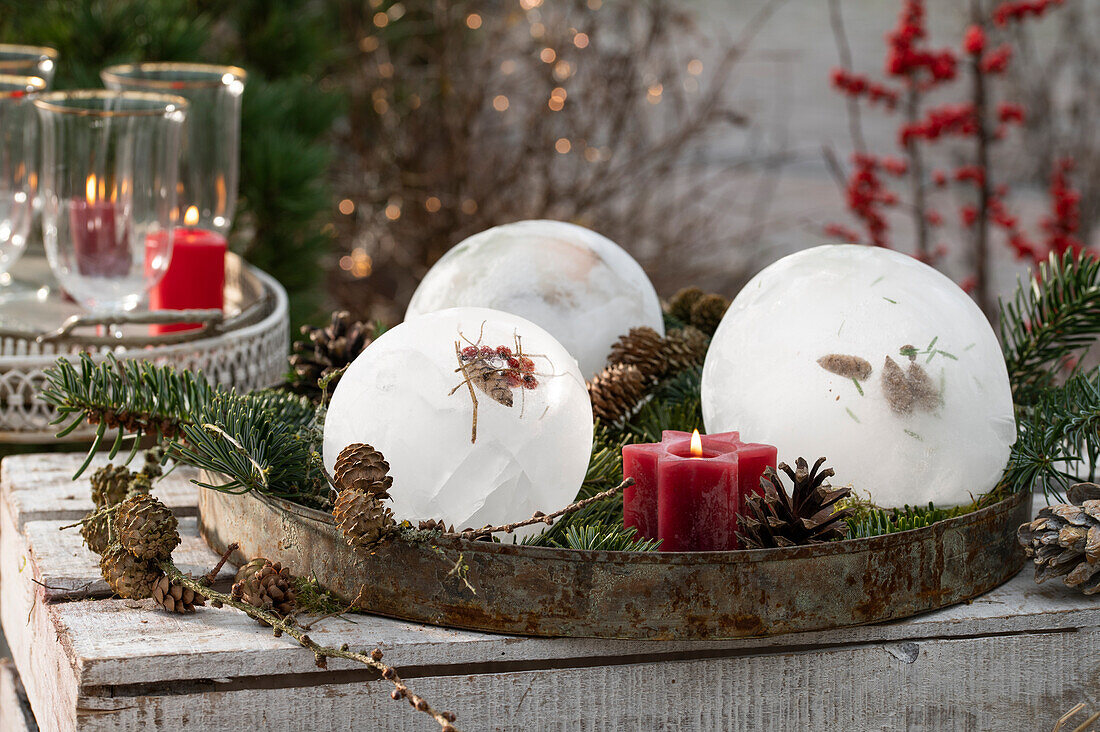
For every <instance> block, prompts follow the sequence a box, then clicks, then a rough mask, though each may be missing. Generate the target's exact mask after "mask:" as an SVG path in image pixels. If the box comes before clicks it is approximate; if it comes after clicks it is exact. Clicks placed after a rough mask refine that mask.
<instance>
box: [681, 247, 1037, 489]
mask: <svg viewBox="0 0 1100 732" xmlns="http://www.w3.org/2000/svg"><path fill="white" fill-rule="evenodd" d="M702 401H703V418H704V421H705V423H706V427H707V431H708V432H726V431H729V430H740V432H741V434H742V436H744V437H745V438H746V439H751V440H752V441H754V442H766V443H768V444H772V445H775V446H776V447H778V448H779V459H780V460H783V461H786V462H788V463H790V464H793V463H794V461H795V459H796V458H797V457H798V456H800V455H801V456H804V457H806V458H807V459H809V460H810V461H811V462H812V461H813V460H814V459H815V458H817V457H819V456H822V455H825V456H827V457H828V461H829V465H830V466H831V467H833V468H834V469H835V470H836V478H835V479H834V480H833V483H834V484H835V485H846V484H851V485H852V487H853V488H854V489H855V490H856V492H857V493H860V494H862V495H866V494H867V493H870V495H871V498H872V500H874V502H875V503H877V504H879V505H880V506H902V505H904V504H909V505H926V504H927V503H928V502H929V501H933V502H934V503H935V504H936V505H938V506H943V507H947V506H954V505H960V504H965V503H969V502H970V501H971V496H974V497H977V496H979V495H981V494H982V493H985V492H987V491H989V490H990V489H991V488H993V487H994V486H995V485H996V483H997V481H998V480H999V478H1000V477H1001V474H1002V471H1003V470H1004V467H1005V463H1006V462H1007V460H1008V455H1009V448H1010V447H1011V446H1012V443H1013V442H1015V441H1016V423H1015V420H1014V417H1013V409H1012V391H1011V389H1010V387H1009V381H1008V373H1007V370H1006V368H1005V362H1004V358H1003V356H1002V354H1001V349H1000V346H999V345H998V343H997V338H996V336H995V335H994V333H993V329H992V328H991V327H990V325H989V321H988V320H987V319H986V317H985V315H983V314H982V312H981V310H980V309H979V308H978V306H977V305H975V304H974V301H973V300H971V299H970V297H969V296H968V295H967V294H966V293H965V292H963V291H962V290H961V289H960V288H959V287H958V286H957V285H956V284H955V283H953V282H952V281H951V280H949V279H948V278H947V277H945V276H944V275H943V274H941V273H939V272H937V271H936V270H935V269H933V268H932V267H929V266H928V265H926V264H922V263H921V262H918V261H917V260H916V259H913V258H912V257H909V256H906V255H904V254H901V253H899V252H894V251H890V250H888V249H881V248H876V247H862V246H852V245H846V246H822V247H817V248H814V249H808V250H805V251H802V252H798V253H797V254H792V255H791V256H789V257H785V258H784V259H781V260H779V261H778V262H776V263H775V264H772V265H771V266H769V267H767V268H766V269H765V270H764V271H762V272H761V273H760V274H758V275H757V276H756V277H754V278H753V279H752V280H750V281H749V283H748V284H747V285H745V287H744V289H743V290H742V291H741V293H740V294H738V296H737V298H736V299H735V300H734V301H733V304H732V305H731V306H730V308H729V310H728V311H727V312H726V314H725V317H724V318H723V319H722V323H721V325H720V326H719V327H718V331H717V332H716V333H715V335H714V339H713V341H712V342H711V346H710V351H709V352H708V354H707V359H706V363H705V365H704V367H703V382H702Z"/></svg>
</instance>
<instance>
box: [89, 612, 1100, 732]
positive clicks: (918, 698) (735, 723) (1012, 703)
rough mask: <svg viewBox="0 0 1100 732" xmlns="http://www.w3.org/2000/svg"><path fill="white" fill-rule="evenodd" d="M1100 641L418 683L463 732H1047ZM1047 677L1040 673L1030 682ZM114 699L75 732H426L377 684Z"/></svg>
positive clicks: (1095, 700) (1078, 638)
mask: <svg viewBox="0 0 1100 732" xmlns="http://www.w3.org/2000/svg"><path fill="white" fill-rule="evenodd" d="M1098 659H1100V631H1098V630H1096V629H1092V630H1089V631H1086V632H1066V633H1041V634H1030V633H1023V634H1016V635H1007V636H998V637H993V638H982V639H974V638H968V639H933V640H929V641H924V642H919V643H911V642H900V643H886V644H881V643H872V644H864V645H858V646H851V647H844V648H836V649H827V650H823V651H816V652H798V651H791V650H783V651H779V652H774V653H763V654H759V655H753V656H742V657H735V658H723V659H704V660H695V661H682V662H677V663H668V664H628V665H613V666H600V667H594V668H588V667H585V668H568V669H559V670H556V671H554V672H553V673H547V672H545V671H518V672H510V673H501V674H491V675H488V674H482V673H457V674H455V675H451V676H432V677H420V678H416V679H413V680H412V685H413V688H415V689H416V690H417V692H418V693H420V694H423V695H424V696H425V697H426V698H428V699H430V700H431V701H432V702H433V703H435V704H438V705H440V706H441V707H442V708H446V709H451V710H453V711H455V712H456V713H457V714H458V723H459V725H460V726H461V728H462V729H464V730H467V732H472V731H474V730H501V731H505V732H507V731H511V730H523V731H531V730H535V731H538V732H543V731H546V732H551V731H554V732H556V731H559V730H560V731H562V732H564V731H566V730H585V731H590V732H604V731H608V732H610V731H612V730H635V729H638V730H641V729H647V730H685V731H686V730H741V729H744V730H755V729H761V730H763V729H767V730H798V729H814V730H845V731H846V730H853V729H858V730H902V729H904V730H910V731H912V732H923V731H925V730H927V731H944V732H953V731H956V730H957V731H959V732H971V731H973V730H986V729H996V730H1003V731H1005V732H1014V731H1019V732H1025V731H1026V732H1034V731H1035V730H1048V729H1051V728H1052V726H1053V724H1054V721H1055V720H1056V719H1057V717H1058V716H1059V714H1061V713H1062V712H1063V711H1065V710H1066V709H1068V708H1069V707H1071V706H1072V705H1073V704H1075V703H1077V702H1079V701H1083V702H1085V703H1086V704H1088V705H1089V707H1090V708H1096V707H1098V706H1100V688H1098V686H1097V684H1096V679H1097V674H1098V673H1100V660H1098ZM1037 668H1042V669H1043V672H1042V673H1036V669H1037ZM203 683H204V685H205V686H204V688H196V689H195V690H194V692H193V693H178V692H179V691H180V689H179V688H178V687H174V688H172V687H165V688H162V689H160V690H157V689H155V688H151V687H150V686H140V687H135V688H132V689H126V688H116V689H113V690H112V691H111V693H110V695H107V694H106V693H105V694H104V695H102V696H86V697H81V699H80V700H79V703H80V707H79V712H78V715H77V722H78V723H79V724H80V725H81V729H82V730H85V731H90V732H95V731H98V730H120V731H128V730H134V731H137V730H150V729H152V730H159V729H179V728H181V727H184V728H187V729H203V730H239V729H264V730H270V731H272V732H282V731H285V732H302V731H303V730H311V731H316V732H328V731H333V732H345V731H346V732H351V731H352V730H364V729H370V730H388V731H390V732H417V731H419V732H428V731H429V730H431V729H435V727H434V724H433V723H432V722H431V720H428V719H426V718H425V717H424V716H423V715H420V714H417V713H416V712H413V711H412V710H410V709H409V708H408V706H407V705H406V704H404V703H394V702H393V701H391V700H390V699H389V697H388V694H387V692H388V686H387V685H386V684H385V682H382V681H370V682H365V683H354V684H346V683H343V684H342V683H320V684H318V685H313V686H289V687H286V688H279V689H269V688H263V687H261V686H255V687H252V688H245V687H242V686H241V685H239V684H234V683H225V682H220V681H209V682H203Z"/></svg>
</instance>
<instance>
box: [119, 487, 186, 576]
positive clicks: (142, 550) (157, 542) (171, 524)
mask: <svg viewBox="0 0 1100 732" xmlns="http://www.w3.org/2000/svg"><path fill="white" fill-rule="evenodd" d="M178 526H179V521H177V520H176V517H175V516H173V515H172V511H171V509H169V508H168V507H167V506H165V505H164V504H163V503H161V502H160V500H159V499H157V498H153V497H152V496H149V495H144V494H138V495H133V496H130V497H129V498H127V499H126V500H125V501H123V502H122V504H121V505H120V506H119V508H118V514H117V515H116V516H115V531H116V533H117V534H118V540H119V543H120V544H122V546H123V548H125V549H126V551H128V552H130V553H131V554H133V555H134V556H135V557H137V558H138V559H149V560H160V559H167V558H168V557H170V556H172V550H173V549H175V548H176V547H177V546H179V543H180V535H179V531H177V530H176V529H177V527H178Z"/></svg>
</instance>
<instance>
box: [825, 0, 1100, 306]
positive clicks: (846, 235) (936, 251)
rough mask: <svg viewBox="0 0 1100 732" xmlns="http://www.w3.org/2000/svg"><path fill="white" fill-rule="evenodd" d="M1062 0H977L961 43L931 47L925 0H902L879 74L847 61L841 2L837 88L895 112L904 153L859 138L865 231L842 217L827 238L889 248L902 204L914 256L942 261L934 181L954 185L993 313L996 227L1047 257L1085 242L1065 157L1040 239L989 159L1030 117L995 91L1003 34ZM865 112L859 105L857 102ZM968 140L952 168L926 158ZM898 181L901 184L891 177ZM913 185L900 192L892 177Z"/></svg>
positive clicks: (850, 183) (1005, 60)
mask: <svg viewBox="0 0 1100 732" xmlns="http://www.w3.org/2000/svg"><path fill="white" fill-rule="evenodd" d="M1063 2H1064V0H1030V1H1027V2H1017V1H1015V0H1012V1H1009V2H1002V3H999V4H997V5H996V6H995V7H993V8H992V10H991V11H989V10H988V9H987V8H986V7H985V6H983V4H982V3H981V2H980V0H971V5H970V10H971V18H970V24H969V25H968V26H967V27H966V28H965V29H964V30H963V32H962V34H961V37H960V39H959V50H958V51H956V50H953V49H951V48H939V49H937V48H934V47H933V46H932V44H931V42H930V41H929V38H928V32H927V25H926V17H925V6H924V2H923V0H903V1H902V4H901V11H900V13H899V16H898V22H897V25H896V26H895V27H894V28H893V29H891V30H890V32H889V33H888V34H887V36H886V40H887V53H886V59H885V74H886V76H887V77H888V79H887V82H885V83H884V82H878V81H875V80H873V79H872V78H870V77H869V76H867V75H864V74H860V73H857V72H855V71H853V70H852V69H851V68H850V65H851V64H850V51H848V49H847V43H846V41H845V39H844V37H843V28H842V26H840V25H839V23H838V18H839V13H838V11H837V8H836V5H835V3H834V12H833V15H834V18H833V21H834V22H833V27H834V32H835V33H836V34H837V41H838V45H840V46H841V60H842V63H843V64H844V67H842V68H836V69H834V70H833V71H832V74H831V77H830V80H831V83H832V86H833V88H835V89H836V90H838V91H839V92H840V93H842V94H844V95H845V96H847V97H848V98H849V110H850V112H849V113H850V114H851V109H852V105H854V104H856V103H857V102H859V103H864V104H867V105H869V106H872V107H877V108H878V109H880V110H881V111H884V112H885V113H887V114H891V113H895V112H898V113H900V119H899V122H898V128H897V129H898V133H897V144H898V147H899V148H900V151H901V154H900V155H884V154H874V153H871V152H868V151H866V150H864V149H863V145H862V138H861V137H860V140H854V141H853V142H854V144H855V147H856V151H855V152H854V153H853V155H852V165H851V169H850V172H849V173H848V177H847V183H846V186H845V199H846V200H845V202H846V205H847V207H848V210H849V211H850V212H851V213H852V215H853V216H855V218H856V219H857V220H858V221H859V222H860V224H861V229H862V231H855V230H853V229H851V228H849V227H847V226H845V225H843V224H836V223H832V224H829V225H827V226H826V227H825V233H826V234H827V235H829V236H833V237H836V238H840V239H844V240H847V241H852V242H856V243H864V244H871V245H874V246H882V247H890V246H892V242H891V238H890V219H889V216H888V214H889V212H890V211H891V210H892V209H900V210H902V211H904V212H905V213H906V214H908V215H909V216H910V217H911V218H912V222H913V230H914V236H915V242H914V247H913V249H914V252H913V253H914V256H916V257H917V258H919V259H921V260H922V261H925V262H928V263H930V264H933V265H934V264H936V263H937V262H938V261H940V260H941V259H942V258H943V257H944V256H945V255H946V253H947V248H946V246H945V245H943V244H939V245H935V246H934V245H933V244H932V233H933V230H935V229H937V228H939V227H941V226H942V225H943V223H944V217H943V216H942V215H941V214H940V213H939V212H938V211H936V210H935V209H933V208H931V207H930V205H929V195H930V193H931V192H932V189H933V188H934V189H947V188H952V189H953V190H954V191H955V193H956V194H957V195H958V196H959V197H960V198H961V199H962V200H961V202H960V204H959V208H958V211H959V220H960V222H961V223H962V225H963V228H964V229H966V231H967V233H968V235H969V238H970V242H969V246H970V250H971V255H972V256H971V262H972V268H973V269H972V274H971V275H970V276H968V277H967V278H966V279H965V280H964V282H965V284H966V285H968V286H969V287H970V289H971V290H972V291H973V292H974V296H975V298H976V299H977V300H978V302H979V304H980V305H981V306H982V308H983V309H984V310H985V311H986V312H992V305H993V302H992V300H993V298H992V293H991V292H990V291H989V274H988V262H989V257H990V252H989V246H990V241H991V240H992V238H993V232H994V229H996V230H999V232H1000V236H1001V238H1003V240H1004V242H1005V243H1006V244H1007V245H1008V246H1009V247H1010V248H1011V249H1012V250H1013V251H1014V253H1015V254H1016V256H1017V257H1019V258H1026V259H1031V260H1040V259H1044V258H1045V257H1046V256H1047V254H1048V253H1049V252H1057V253H1060V252H1062V251H1065V250H1066V249H1070V248H1080V247H1081V246H1082V245H1081V242H1080V241H1078V239H1077V238H1076V236H1075V234H1076V232H1077V228H1078V213H1077V209H1078V199H1079V196H1078V194H1077V193H1076V192H1075V191H1074V189H1073V187H1072V184H1071V183H1070V180H1069V176H1068V172H1069V166H1068V164H1065V163H1060V164H1059V165H1058V166H1056V169H1055V170H1054V172H1053V176H1052V179H1051V186H1050V196H1051V201H1052V212H1051V214H1050V216H1048V217H1046V218H1044V219H1043V221H1042V222H1041V228H1042V230H1043V233H1044V236H1043V237H1042V239H1041V241H1035V240H1033V239H1031V238H1030V237H1029V236H1028V235H1027V234H1026V233H1025V232H1024V230H1023V228H1022V227H1021V226H1020V222H1019V220H1018V218H1017V217H1016V216H1014V215H1012V214H1011V213H1010V211H1009V210H1008V206H1007V204H1006V203H1005V201H1006V199H1007V198H1008V195H1009V190H1008V188H1007V186H1006V185H1004V184H1003V183H999V182H997V181H995V180H994V175H993V171H991V169H990V168H991V166H990V158H991V149H992V147H993V145H995V144H996V143H998V142H1000V141H1001V140H1004V139H1005V138H1006V137H1007V136H1008V134H1009V131H1010V128H1011V127H1012V126H1013V125H1022V124H1023V123H1024V120H1025V119H1026V118H1027V110H1026V109H1025V108H1024V106H1023V105H1021V104H1019V103H1018V102H1015V101H1012V100H1002V99H997V84H996V77H998V76H1000V75H1002V74H1004V72H1005V70H1006V69H1007V68H1008V66H1009V64H1010V63H1011V62H1012V58H1013V48H1012V46H1011V45H1010V44H1009V43H998V42H994V41H999V38H997V36H999V35H1001V34H1002V33H1003V31H1002V30H1001V29H1002V28H1004V27H1005V26H1006V25H1008V24H1011V23H1019V22H1025V21H1027V20H1031V19H1034V18H1038V17H1041V16H1043V15H1044V14H1045V13H1046V12H1047V11H1049V10H1050V9H1052V8H1054V7H1055V6H1058V5H1061V4H1062V3H1063ZM960 77H966V78H967V79H968V81H969V84H968V85H967V87H960V89H965V91H964V92H963V93H964V94H965V98H964V99H963V100H960V101H955V102H950V103H941V104H937V105H934V106H932V105H928V104H926V99H927V95H928V93H929V92H930V91H932V90H933V89H938V88H940V87H946V86H948V85H952V84H954V82H956V81H959V80H960ZM856 111H857V112H858V107H857V109H856ZM948 139H950V140H956V141H962V142H966V143H968V144H967V147H968V148H969V149H970V153H969V159H968V160H964V162H962V163H961V164H959V165H958V166H957V167H956V168H955V169H954V170H951V171H944V170H932V171H931V172H928V171H927V170H926V165H925V155H926V152H927V150H926V148H927V147H928V146H930V145H934V144H937V143H939V142H942V141H944V140H948ZM892 179H896V183H895V181H894V180H892ZM902 182H907V183H908V186H907V187H908V192H907V194H906V198H905V199H904V200H903V199H902V196H901V194H899V193H898V192H896V191H895V190H894V189H893V188H892V185H896V184H900V183H902Z"/></svg>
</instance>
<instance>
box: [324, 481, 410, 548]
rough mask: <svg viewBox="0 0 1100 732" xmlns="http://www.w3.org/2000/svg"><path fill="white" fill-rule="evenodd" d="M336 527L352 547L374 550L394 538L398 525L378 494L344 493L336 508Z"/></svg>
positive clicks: (339, 498) (339, 497)
mask: <svg viewBox="0 0 1100 732" xmlns="http://www.w3.org/2000/svg"><path fill="white" fill-rule="evenodd" d="M332 515H333V516H334V517H335V518H336V528H338V529H340V533H342V534H343V535H344V540H345V541H347V543H348V545H349V546H354V547H361V548H364V549H373V548H374V547H376V546H378V545H379V544H381V543H382V542H384V541H385V540H386V539H388V538H390V537H391V536H392V535H393V531H394V529H395V528H396V527H397V522H396V521H394V518H393V512H392V511H391V510H390V509H389V508H388V507H387V506H386V505H385V504H383V502H382V499H381V498H380V497H379V496H377V495H372V494H370V493H364V492H362V491H356V490H342V491H340V495H339V496H337V497H336V505H335V506H334V507H333V509H332Z"/></svg>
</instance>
